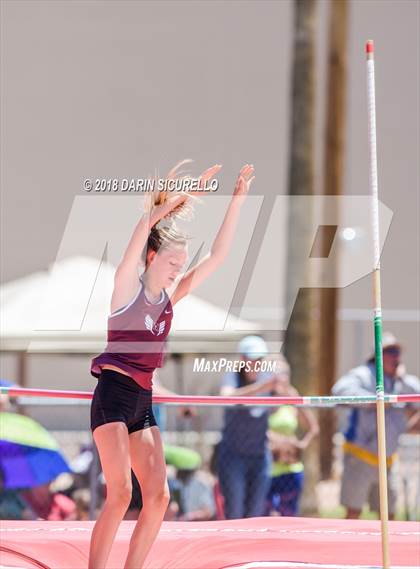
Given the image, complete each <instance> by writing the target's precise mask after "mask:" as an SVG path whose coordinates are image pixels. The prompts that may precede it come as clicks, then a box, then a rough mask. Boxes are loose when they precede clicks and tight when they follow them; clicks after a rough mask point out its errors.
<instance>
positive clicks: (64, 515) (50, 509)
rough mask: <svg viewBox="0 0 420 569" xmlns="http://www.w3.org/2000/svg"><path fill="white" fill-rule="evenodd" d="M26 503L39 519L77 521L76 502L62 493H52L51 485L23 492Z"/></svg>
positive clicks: (41, 485)
mask: <svg viewBox="0 0 420 569" xmlns="http://www.w3.org/2000/svg"><path fill="white" fill-rule="evenodd" d="M22 497H23V499H24V501H25V502H26V503H27V504H28V506H29V507H30V509H31V510H33V511H34V512H35V514H36V516H37V517H38V519H43V520H49V521H62V520H76V519H77V511H76V504H75V502H74V501H73V500H72V499H71V498H69V497H68V496H66V495H65V494H61V493H60V492H51V489H50V485H49V484H40V485H39V486H34V487H33V488H31V490H25V491H24V492H22Z"/></svg>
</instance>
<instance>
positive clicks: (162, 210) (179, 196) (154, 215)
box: [150, 192, 188, 227]
mask: <svg viewBox="0 0 420 569" xmlns="http://www.w3.org/2000/svg"><path fill="white" fill-rule="evenodd" d="M187 199H188V194H187V193H185V192H178V193H176V194H175V195H172V196H171V197H169V198H168V199H166V200H165V201H164V202H163V204H162V205H155V206H154V207H153V208H152V211H151V213H150V227H153V225H155V224H156V223H158V222H159V221H160V220H161V219H163V218H164V217H166V216H167V215H169V214H170V213H171V211H173V210H174V209H175V208H177V207H178V206H180V205H181V204H182V203H184V202H185V200H187Z"/></svg>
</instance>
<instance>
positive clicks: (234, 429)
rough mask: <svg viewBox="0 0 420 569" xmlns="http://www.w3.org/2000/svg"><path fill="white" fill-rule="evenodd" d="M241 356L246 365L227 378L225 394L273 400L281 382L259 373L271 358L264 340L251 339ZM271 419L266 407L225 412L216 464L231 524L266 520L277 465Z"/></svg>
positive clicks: (241, 348) (240, 348)
mask: <svg viewBox="0 0 420 569" xmlns="http://www.w3.org/2000/svg"><path fill="white" fill-rule="evenodd" d="M238 351H239V354H240V359H241V361H242V362H244V364H242V365H241V366H240V369H239V371H236V372H235V371H232V372H228V373H226V374H225V375H224V376H223V379H222V387H221V390H220V394H221V395H222V396H241V395H243V396H255V395H263V394H265V395H269V394H270V393H271V392H272V391H273V389H274V387H275V384H276V382H277V379H276V377H275V376H274V374H273V373H271V372H262V371H259V368H260V365H259V364H258V362H261V361H262V360H263V358H264V357H265V356H266V355H267V354H268V348H267V344H266V343H265V341H264V340H263V338H261V337H260V336H254V335H251V336H246V337H245V338H243V339H242V340H241V341H240V343H239V346H238ZM244 366H245V367H244ZM238 367H239V366H238ZM269 413H270V408H268V407H261V406H258V407H257V406H255V407H251V406H243V405H233V406H231V407H229V408H226V409H225V416H224V427H223V430H222V438H221V441H220V443H219V445H218V449H217V459H216V460H217V474H218V478H219V483H220V489H221V492H222V494H223V498H224V513H225V517H226V518H227V519H238V518H245V517H255V516H262V515H264V510H265V497H266V495H267V492H268V489H269V486H270V480H271V462H272V459H271V452H270V449H269V445H268V437H267V431H268V415H269Z"/></svg>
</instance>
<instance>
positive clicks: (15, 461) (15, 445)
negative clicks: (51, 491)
mask: <svg viewBox="0 0 420 569" xmlns="http://www.w3.org/2000/svg"><path fill="white" fill-rule="evenodd" d="M0 469H1V471H2V475H3V487H4V488H5V489H12V488H32V487H34V486H39V485H40V484H46V483H49V482H51V481H52V480H54V479H55V478H57V476H58V475H59V474H62V473H63V472H72V470H71V468H70V466H69V465H68V463H67V461H66V460H65V458H64V457H63V455H62V454H61V452H60V451H59V447H58V443H57V441H56V440H55V439H54V437H52V435H51V434H50V433H49V432H48V431H47V430H46V429H45V428H44V427H43V426H42V425H40V424H39V423H38V422H37V421H34V420H33V419H31V418H30V417H26V416H25V415H20V414H18V413H0Z"/></svg>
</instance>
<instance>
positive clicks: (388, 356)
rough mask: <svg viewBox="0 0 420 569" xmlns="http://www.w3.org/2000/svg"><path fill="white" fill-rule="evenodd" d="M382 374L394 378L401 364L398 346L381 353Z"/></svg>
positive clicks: (390, 347)
mask: <svg viewBox="0 0 420 569" xmlns="http://www.w3.org/2000/svg"><path fill="white" fill-rule="evenodd" d="M382 358H383V364H384V373H385V374H386V375H389V376H390V377H394V376H395V374H396V372H397V368H398V366H399V365H400V363H401V348H400V347H399V346H389V347H387V348H385V349H384V350H383V352H382Z"/></svg>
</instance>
